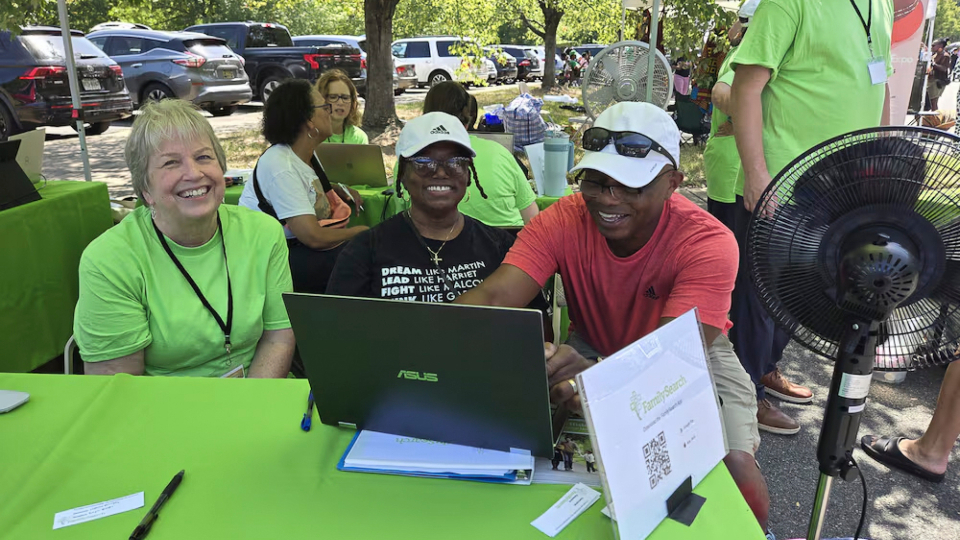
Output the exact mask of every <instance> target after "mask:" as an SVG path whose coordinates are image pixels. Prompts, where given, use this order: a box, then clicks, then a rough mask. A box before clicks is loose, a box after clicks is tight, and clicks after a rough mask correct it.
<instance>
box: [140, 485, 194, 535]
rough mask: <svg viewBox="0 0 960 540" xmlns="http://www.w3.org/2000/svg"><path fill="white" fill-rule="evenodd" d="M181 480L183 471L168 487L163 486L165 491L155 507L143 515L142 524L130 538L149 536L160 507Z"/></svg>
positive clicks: (154, 504)
mask: <svg viewBox="0 0 960 540" xmlns="http://www.w3.org/2000/svg"><path fill="white" fill-rule="evenodd" d="M181 480H183V471H180V472H178V473H177V474H175V475H174V476H173V480H170V483H169V484H167V487H165V488H163V492H161V493H160V497H159V498H158V499H157V502H155V503H153V507H151V508H150V511H149V512H147V515H145V516H143V519H142V520H140V524H139V525H137V528H136V529H134V530H133V532H132V533H131V534H130V539H129V540H143V538H145V537H146V536H147V533H148V532H150V527H152V526H153V522H154V521H156V520H157V517H158V514H159V513H160V507H162V506H163V504H164V503H165V502H167V499H169V498H170V496H171V495H173V492H174V491H176V490H177V486H179V485H180V481H181Z"/></svg>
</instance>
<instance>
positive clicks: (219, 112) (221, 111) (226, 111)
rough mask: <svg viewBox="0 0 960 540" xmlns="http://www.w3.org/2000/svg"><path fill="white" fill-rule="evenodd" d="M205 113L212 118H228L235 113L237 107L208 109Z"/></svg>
mask: <svg viewBox="0 0 960 540" xmlns="http://www.w3.org/2000/svg"><path fill="white" fill-rule="evenodd" d="M207 112H209V113H210V114H212V115H214V116H230V115H231V114H233V113H235V112H237V106H236V105H228V106H226V107H210V108H209V109H207Z"/></svg>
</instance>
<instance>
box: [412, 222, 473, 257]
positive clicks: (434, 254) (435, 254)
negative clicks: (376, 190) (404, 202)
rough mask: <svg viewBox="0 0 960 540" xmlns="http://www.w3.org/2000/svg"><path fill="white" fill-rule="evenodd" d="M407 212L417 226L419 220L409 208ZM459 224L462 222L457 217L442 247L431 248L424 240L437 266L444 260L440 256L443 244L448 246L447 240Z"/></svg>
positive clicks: (441, 245) (424, 245)
mask: <svg viewBox="0 0 960 540" xmlns="http://www.w3.org/2000/svg"><path fill="white" fill-rule="evenodd" d="M406 212H407V217H409V218H410V221H412V222H413V226H414V227H416V226H417V222H416V221H414V220H413V216H411V215H410V211H409V210H407V211H406ZM462 215H463V214H461V216H462ZM459 224H460V220H459V219H457V220H456V221H454V222H453V227H450V230H449V231H447V236H446V237H445V238H444V240H443V243H442V244H440V247H438V248H437V250H436V251H434V250H432V249H430V246H428V245H427V242H426V240H424V242H423V247H425V248H427V251H429V252H430V255H432V257H431V258H430V260H431V261H433V264H435V265H437V266H440V261H442V260H443V259H441V258H440V252H441V251H442V250H443V246H446V245H447V242H449V241H450V235H451V234H453V230H454V229H456V228H457V225H459ZM421 236H422V235H421Z"/></svg>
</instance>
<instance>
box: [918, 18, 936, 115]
mask: <svg viewBox="0 0 960 540" xmlns="http://www.w3.org/2000/svg"><path fill="white" fill-rule="evenodd" d="M936 18H937V15H936V13H934V14H933V15H931V16H930V18H929V19H927V56H928V57H927V60H926V63H927V69H925V70H923V83H922V84H921V85H920V110H921V111H922V110H924V109H925V108H926V106H927V77H928V75H927V71H929V70H930V62H932V61H933V51H932V50H931V49H932V48H933V22H934V21H935V20H936Z"/></svg>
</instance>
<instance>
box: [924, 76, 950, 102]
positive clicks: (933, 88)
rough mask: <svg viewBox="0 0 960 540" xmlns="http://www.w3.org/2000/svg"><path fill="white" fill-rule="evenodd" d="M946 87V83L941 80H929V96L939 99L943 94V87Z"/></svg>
mask: <svg viewBox="0 0 960 540" xmlns="http://www.w3.org/2000/svg"><path fill="white" fill-rule="evenodd" d="M944 88H946V85H945V84H943V83H942V82H940V81H936V80H932V81H927V97H929V98H930V99H937V98H939V97H940V96H942V95H943V89H944Z"/></svg>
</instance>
